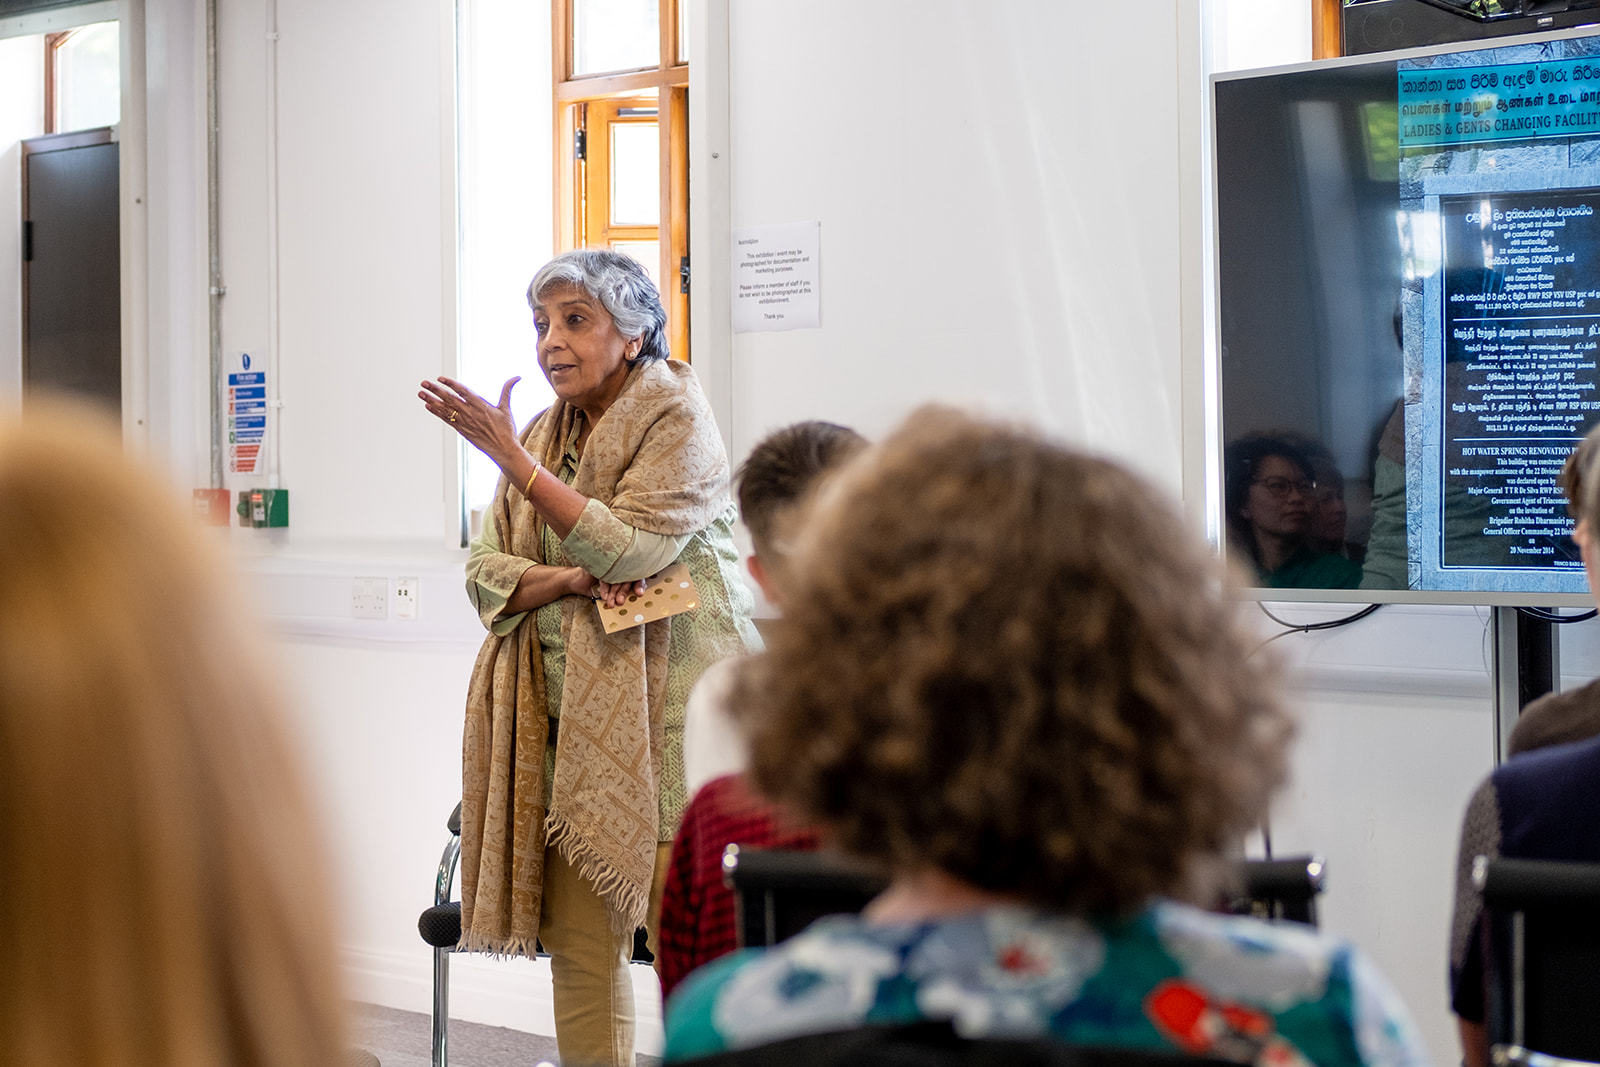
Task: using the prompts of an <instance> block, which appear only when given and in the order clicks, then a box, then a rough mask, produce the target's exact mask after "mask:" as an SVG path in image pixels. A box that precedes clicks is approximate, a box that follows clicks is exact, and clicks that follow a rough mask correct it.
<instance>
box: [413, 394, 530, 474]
mask: <svg viewBox="0 0 1600 1067" xmlns="http://www.w3.org/2000/svg"><path fill="white" fill-rule="evenodd" d="M520 381H522V376H521V375H520V374H519V375H517V376H516V377H515V378H510V379H507V381H506V383H505V384H504V385H502V386H501V387H500V403H498V404H491V403H489V401H488V400H486V399H484V398H483V397H481V396H479V395H478V394H477V393H474V392H473V391H472V390H471V389H469V388H467V387H466V386H465V385H462V384H461V383H460V382H458V381H456V380H455V379H454V378H446V377H445V376H444V375H442V374H441V375H440V376H439V379H438V380H437V381H425V382H423V383H422V390H421V392H419V393H417V397H418V399H420V400H421V401H422V406H423V407H425V408H427V409H428V412H429V413H430V414H432V415H433V416H434V417H435V418H437V419H438V420H439V421H440V422H443V423H444V424H445V425H447V426H449V427H450V428H451V429H452V430H454V431H455V432H456V433H458V434H460V435H461V436H462V437H464V438H466V440H467V443H468V444H470V445H472V446H473V447H474V448H476V449H477V450H478V451H480V452H482V453H483V454H484V455H486V456H488V457H489V458H490V459H492V460H494V461H495V462H496V463H499V464H500V465H501V466H504V465H505V462H504V461H505V460H506V459H508V458H509V457H511V456H512V455H514V454H516V452H518V451H519V450H520V449H521V447H522V446H521V444H520V442H518V441H517V425H516V422H515V421H514V420H513V419H512V418H511V390H512V389H514V388H516V384H517V383H518V382H520Z"/></svg>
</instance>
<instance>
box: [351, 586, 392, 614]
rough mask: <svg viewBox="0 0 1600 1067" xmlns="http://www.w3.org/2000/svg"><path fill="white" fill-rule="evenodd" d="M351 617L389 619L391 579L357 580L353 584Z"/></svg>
mask: <svg viewBox="0 0 1600 1067" xmlns="http://www.w3.org/2000/svg"><path fill="white" fill-rule="evenodd" d="M350 616H351V617H352V618H356V619H387V618H388V617H389V579H387V578H357V579H356V580H355V581H354V583H352V589H351V594H350Z"/></svg>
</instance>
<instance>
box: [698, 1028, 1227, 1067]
mask: <svg viewBox="0 0 1600 1067" xmlns="http://www.w3.org/2000/svg"><path fill="white" fill-rule="evenodd" d="M689 1062H690V1063H691V1064H693V1065H695V1067H792V1065H793V1064H797V1063H803V1064H806V1065H807V1067H1199V1065H1220V1064H1222V1063H1223V1062H1225V1061H1222V1060H1210V1059H1198V1058H1194V1057H1190V1056H1184V1055H1182V1054H1180V1053H1173V1052H1155V1051H1139V1050H1134V1049H1116V1048H1100V1047H1092V1048H1091V1047H1085V1046H1081V1045H1069V1044H1066V1043H1065V1042H1061V1041H1056V1040H1053V1039H1050V1038H963V1037H958V1036H956V1034H955V1032H954V1031H953V1030H952V1029H951V1027H950V1024H949V1023H947V1022H920V1023H910V1024H907V1025H904V1026H868V1027H862V1028H860V1029H858V1030H842V1031H836V1032H832V1033H823V1034H807V1035H804V1036H802V1037H792V1038H788V1039H785V1040H782V1041H774V1042H772V1043H771V1044H767V1045H757V1046H755V1047H753V1048H746V1049H736V1050H734V1051H732V1052H722V1053H718V1054H717V1055H715V1056H707V1057H704V1058H702V1059H698V1060H691V1061H689ZM1226 1062H1232V1061H1226Z"/></svg>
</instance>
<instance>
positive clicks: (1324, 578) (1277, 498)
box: [1224, 434, 1361, 589]
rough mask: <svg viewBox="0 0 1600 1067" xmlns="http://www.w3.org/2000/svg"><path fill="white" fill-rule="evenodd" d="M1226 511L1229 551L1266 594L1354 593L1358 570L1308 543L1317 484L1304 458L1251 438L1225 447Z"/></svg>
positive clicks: (1288, 447)
mask: <svg viewBox="0 0 1600 1067" xmlns="http://www.w3.org/2000/svg"><path fill="white" fill-rule="evenodd" d="M1224 466H1225V472H1224V480H1225V505H1226V509H1227V520H1228V533H1229V537H1230V540H1231V541H1232V543H1233V548H1234V551H1236V552H1238V553H1240V554H1241V555H1243V556H1244V557H1245V558H1246V559H1248V560H1249V561H1250V562H1251V563H1252V564H1253V565H1254V568H1255V571H1256V576H1257V580H1258V582H1259V584H1260V585H1262V586H1265V587H1267V588H1269V589H1354V588H1356V587H1357V586H1358V585H1360V584H1361V566H1360V565H1359V564H1357V563H1355V562H1353V561H1351V560H1349V559H1346V558H1345V557H1344V556H1342V555H1339V554H1337V553H1334V552H1326V551H1319V550H1318V549H1316V548H1314V547H1312V545H1311V543H1310V539H1309V535H1310V530H1311V523H1312V514H1313V508H1314V507H1315V505H1316V488H1317V484H1316V478H1315V477H1314V475H1313V472H1312V467H1311V463H1310V462H1309V461H1308V460H1307V459H1306V457H1305V455H1304V453H1302V452H1301V451H1300V449H1298V448H1296V447H1295V446H1294V445H1293V444H1292V443H1290V442H1289V441H1288V440H1286V439H1285V438H1283V437H1278V436H1274V435H1272V434H1251V435H1249V436H1247V437H1241V438H1240V439H1239V440H1237V441H1235V442H1233V444H1231V445H1229V446H1228V449H1227V453H1226V455H1225V457H1224Z"/></svg>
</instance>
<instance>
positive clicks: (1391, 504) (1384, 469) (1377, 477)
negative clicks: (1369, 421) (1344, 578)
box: [1361, 401, 1407, 589]
mask: <svg viewBox="0 0 1600 1067" xmlns="http://www.w3.org/2000/svg"><path fill="white" fill-rule="evenodd" d="M1406 562H1407V561H1406V420H1405V405H1404V404H1402V403H1399V402H1398V401H1397V402H1396V403H1395V405H1394V410H1393V411H1392V412H1391V413H1390V414H1389V419H1388V421H1387V422H1385V423H1384V425H1383V433H1382V434H1381V435H1380V436H1379V437H1378V451H1377V455H1376V457H1374V459H1373V463H1372V536H1371V537H1370V538H1368V540H1367V556H1366V559H1365V560H1364V561H1363V566H1364V568H1365V572H1364V573H1363V575H1362V577H1361V588H1363V589H1404V588H1406V584H1407V583H1406V569H1407V568H1406Z"/></svg>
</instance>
